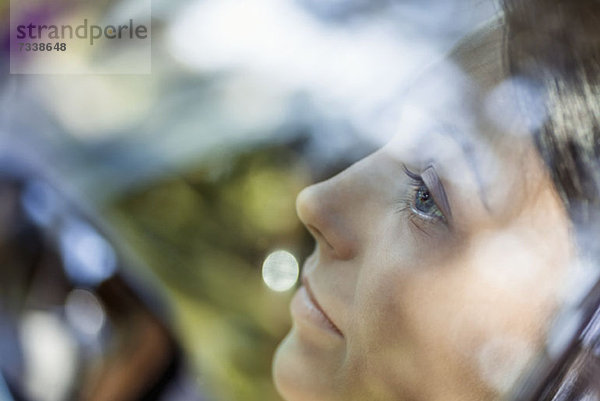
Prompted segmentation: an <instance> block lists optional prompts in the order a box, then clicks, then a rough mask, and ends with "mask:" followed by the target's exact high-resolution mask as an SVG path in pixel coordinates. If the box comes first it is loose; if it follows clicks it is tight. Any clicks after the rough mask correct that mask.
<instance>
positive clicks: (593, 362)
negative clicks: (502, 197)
mask: <svg viewBox="0 0 600 401" xmlns="http://www.w3.org/2000/svg"><path fill="white" fill-rule="evenodd" d="M503 6H504V11H505V23H506V36H505V50H506V53H505V57H506V59H505V60H504V61H505V66H506V68H507V69H508V73H509V75H511V76H512V77H518V78H520V79H525V80H528V81H529V82H531V83H532V84H533V86H534V87H535V88H537V89H539V92H537V91H536V93H537V94H538V95H541V98H542V99H543V106H544V107H543V108H544V110H545V119H544V123H543V124H542V125H541V126H540V127H538V128H536V129H535V130H534V132H533V134H534V138H535V143H536V146H537V148H538V150H539V152H540V154H541V156H542V158H543V159H544V161H545V163H546V165H547V166H548V168H549V171H550V173H551V175H552V179H553V181H554V184H555V187H556V189H557V191H558V193H559V195H560V197H561V199H562V201H563V203H564V205H565V208H566V210H567V212H568V214H569V216H570V219H571V221H572V223H573V232H574V235H575V241H576V245H577V250H578V254H579V257H580V259H581V260H582V261H584V263H592V264H594V265H595V266H597V268H599V269H600V1H598V0H505V1H504V3H503ZM519 101H520V103H521V106H523V107H524V108H525V111H527V110H530V109H531V107H532V105H531V103H530V102H531V101H532V99H528V98H527V96H524V97H521V98H520V99H519ZM599 303H600V286H599V285H595V286H592V289H591V291H590V292H589V293H588V294H587V295H586V296H585V297H584V299H583V301H582V303H581V304H579V305H577V307H576V308H574V310H573V314H575V313H579V315H580V322H578V325H577V326H578V328H579V330H578V331H576V335H575V336H574V337H573V338H572V340H571V341H570V342H569V343H568V345H567V346H565V347H564V349H563V350H562V352H561V353H560V355H559V356H556V355H554V356H552V357H550V356H548V357H547V362H548V363H547V366H546V367H544V368H541V369H539V370H538V371H537V372H535V373H536V375H534V376H537V377H536V380H537V384H532V382H530V383H529V384H528V386H527V387H525V388H524V389H522V391H521V394H520V395H519V396H517V399H523V400H584V399H585V400H600V340H599V339H600V334H599V332H600V313H598V311H599V309H598V305H599Z"/></svg>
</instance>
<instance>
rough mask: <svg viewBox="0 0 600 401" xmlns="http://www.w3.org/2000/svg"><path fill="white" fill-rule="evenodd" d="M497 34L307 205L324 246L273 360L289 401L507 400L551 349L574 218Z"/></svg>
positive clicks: (410, 100) (466, 49) (306, 199)
mask: <svg viewBox="0 0 600 401" xmlns="http://www.w3.org/2000/svg"><path fill="white" fill-rule="evenodd" d="M486 35H487V36H486ZM486 35H482V37H481V38H479V40H476V41H475V42H474V44H471V45H467V46H463V48H462V49H463V50H459V51H457V52H456V53H455V54H454V56H453V58H451V59H450V61H449V62H446V63H443V64H441V65H440V66H439V67H437V68H435V69H434V70H432V71H430V73H429V74H426V75H425V76H423V77H422V78H421V79H420V80H419V81H418V82H416V83H415V84H414V87H413V89H412V90H411V91H410V92H409V93H408V94H407V95H406V99H407V100H406V104H408V105H409V106H408V107H406V108H404V110H403V111H402V112H401V113H399V114H398V115H399V116H400V117H399V124H398V129H397V132H398V134H397V135H396V136H395V137H394V138H393V139H392V140H391V141H390V142H389V143H388V144H387V145H386V146H384V147H383V148H382V149H380V150H379V151H377V152H375V153H374V154H372V155H370V156H368V157H366V158H365V159H363V160H361V161H359V162H358V163H356V164H354V165H353V166H351V167H350V168H348V169H347V170H345V171H344V172H342V173H341V174H339V175H337V176H335V177H333V178H331V179H329V180H327V181H325V182H322V183H319V184H316V185H313V186H310V187H308V188H306V189H305V190H304V191H302V192H301V193H300V195H299V196H298V199H297V209H298V215H299V217H300V219H301V220H302V222H303V223H304V224H305V226H306V227H307V228H308V230H309V231H310V232H311V233H312V235H313V236H314V237H315V240H316V247H315V250H314V252H313V254H312V255H311V256H310V257H309V258H308V259H307V260H306V262H305V265H304V270H303V276H302V277H303V284H304V285H303V286H302V287H301V288H300V289H299V290H298V292H297V293H296V295H295V296H294V299H293V301H292V304H291V313H292V318H293V327H292V329H291V331H290V333H289V334H288V336H287V337H286V338H285V340H284V341H283V342H282V344H281V345H280V347H279V349H278V352H277V354H276V357H275V361H274V376H275V382H276V385H277V387H278V389H279V391H280V393H281V394H282V395H283V397H284V398H285V399H286V400H289V401H297V400H318V401H329V400H444V401H448V400H459V399H460V400H465V401H468V400H477V401H481V400H491V399H497V398H501V396H502V395H505V394H506V393H507V392H508V391H509V390H510V389H511V387H512V386H513V385H514V383H515V381H516V379H517V378H518V377H519V375H520V374H522V373H523V371H525V370H526V368H527V364H528V363H530V362H531V361H532V357H533V356H535V354H536V352H537V351H538V350H539V349H540V347H541V345H542V342H543V340H544V339H545V333H546V331H547V330H548V324H549V320H550V319H551V317H552V316H553V314H554V313H555V312H556V310H557V308H558V306H559V305H560V303H561V289H562V287H561V283H562V282H564V278H565V274H566V273H567V269H568V266H569V260H570V245H569V244H570V239H569V234H568V220H567V218H566V214H565V212H564V210H563V207H562V205H561V203H560V201H559V199H558V197H557V194H556V192H555V190H554V189H553V187H552V183H551V180H550V178H549V177H548V174H547V172H546V171H545V167H544V166H543V164H542V162H541V160H540V158H539V156H538V155H537V153H536V151H535V148H534V146H533V144H532V142H531V138H529V137H528V136H527V135H522V130H520V129H519V124H517V123H516V121H517V120H518V118H516V116H515V115H506V114H503V113H504V112H508V111H510V110H514V107H513V106H512V105H513V104H514V102H512V99H511V98H510V92H508V91H505V90H503V88H504V85H501V83H502V76H501V73H500V62H499V61H498V60H500V57H499V51H500V50H499V47H498V46H497V45H495V43H498V44H499V43H500V40H497V41H496V39H495V35H496V33H494V34H486ZM486 38H487V39H486ZM511 107H512V108H511ZM509 114H510V113H509Z"/></svg>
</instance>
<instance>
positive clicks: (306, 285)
mask: <svg viewBox="0 0 600 401" xmlns="http://www.w3.org/2000/svg"><path fill="white" fill-rule="evenodd" d="M302 284H303V285H304V288H306V292H307V294H308V297H309V298H310V300H311V301H312V303H313V304H315V306H316V308H317V309H318V310H319V311H321V313H322V314H323V316H325V318H326V319H327V320H328V321H329V323H331V326H332V327H333V329H334V330H335V331H337V332H338V334H339V335H340V336H343V334H342V331H341V330H340V329H339V327H338V326H337V325H336V324H335V323H333V320H331V318H330V317H329V315H328V314H327V312H325V310H324V309H323V307H322V306H321V304H320V303H319V301H317V298H315V294H314V293H313V291H312V288H311V287H310V283H309V281H308V278H307V277H306V276H303V277H302Z"/></svg>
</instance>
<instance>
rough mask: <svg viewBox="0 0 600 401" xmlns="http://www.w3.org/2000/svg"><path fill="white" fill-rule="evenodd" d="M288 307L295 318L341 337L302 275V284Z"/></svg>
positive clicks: (340, 333)
mask: <svg viewBox="0 0 600 401" xmlns="http://www.w3.org/2000/svg"><path fill="white" fill-rule="evenodd" d="M290 309H291V312H292V316H294V318H296V319H297V320H299V321H302V322H306V323H309V324H310V325H312V326H316V327H317V328H320V329H323V330H325V331H328V332H330V333H332V334H335V335H336V336H339V337H343V334H342V332H341V331H340V329H339V328H338V327H337V326H336V325H335V324H334V323H333V322H332V321H331V319H330V318H329V316H328V315H327V313H325V311H324V310H323V308H322V307H321V305H320V304H319V302H318V301H317V299H316V298H315V296H314V294H313V292H312V290H311V288H310V283H309V282H308V280H307V279H306V277H303V279H302V286H301V287H300V288H299V289H298V291H297V292H296V295H294V298H293V299H292V303H291V306H290Z"/></svg>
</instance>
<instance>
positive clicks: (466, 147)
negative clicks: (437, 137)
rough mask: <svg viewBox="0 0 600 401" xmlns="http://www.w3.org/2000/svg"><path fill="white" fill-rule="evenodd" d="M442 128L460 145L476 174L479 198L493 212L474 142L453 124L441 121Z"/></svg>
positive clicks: (441, 132) (443, 133) (444, 132)
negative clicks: (468, 139) (485, 189)
mask: <svg viewBox="0 0 600 401" xmlns="http://www.w3.org/2000/svg"><path fill="white" fill-rule="evenodd" d="M440 128H441V129H440V131H439V133H440V134H442V135H444V136H447V137H449V138H450V139H452V140H453V141H454V142H456V143H457V144H458V146H459V147H460V149H461V152H462V154H463V156H464V158H465V160H466V162H467V164H468V165H469V167H470V169H471V171H472V172H473V175H474V176H475V183H476V184H477V195H479V199H480V200H481V203H482V204H483V206H484V207H485V209H486V210H487V211H488V212H491V208H490V204H489V201H488V197H487V194H486V192H485V191H484V189H483V188H484V184H483V179H482V177H481V174H480V171H481V170H480V169H479V168H478V162H477V155H476V152H475V149H474V147H473V143H472V142H470V141H467V140H465V138H464V135H461V134H460V130H459V129H458V128H457V127H456V126H454V125H452V124H448V123H441V124H440Z"/></svg>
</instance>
